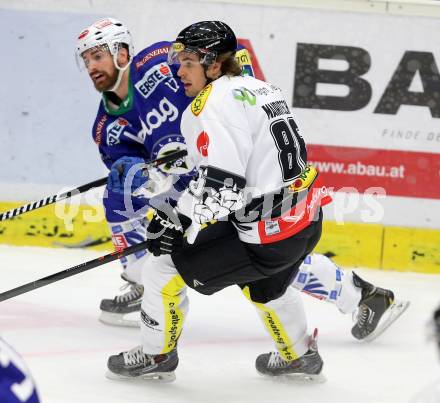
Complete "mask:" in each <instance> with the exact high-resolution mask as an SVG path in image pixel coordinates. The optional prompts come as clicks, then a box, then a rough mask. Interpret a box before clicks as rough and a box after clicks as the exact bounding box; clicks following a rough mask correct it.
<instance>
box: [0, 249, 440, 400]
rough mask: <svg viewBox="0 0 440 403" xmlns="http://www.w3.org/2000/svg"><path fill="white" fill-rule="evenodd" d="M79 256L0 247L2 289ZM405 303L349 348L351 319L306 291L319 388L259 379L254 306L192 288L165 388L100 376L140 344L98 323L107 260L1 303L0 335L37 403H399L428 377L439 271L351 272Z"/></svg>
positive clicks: (108, 290) (107, 280)
mask: <svg viewBox="0 0 440 403" xmlns="http://www.w3.org/2000/svg"><path fill="white" fill-rule="evenodd" d="M98 255H99V254H98V253H95V252H91V251H82V250H61V249H58V250H55V249H40V248H18V247H17V248H13V247H7V246H0V292H3V291H6V290H9V289H11V288H13V287H16V286H19V285H22V284H24V283H27V282H30V281H32V280H35V279H38V278H41V277H44V276H47V275H49V274H52V273H55V272H57V271H61V270H63V269H65V268H68V267H70V266H73V265H75V264H78V263H80V262H83V261H85V260H90V259H93V258H95V257H96V256H98ZM359 272H360V273H361V274H362V275H363V277H365V278H366V279H368V280H370V281H373V282H375V283H376V284H377V285H381V286H385V287H391V288H392V289H393V290H394V291H395V293H396V296H398V297H401V298H408V299H410V300H411V303H412V305H411V306H410V308H409V309H408V311H407V312H406V313H405V314H404V315H403V316H402V317H401V318H400V319H399V320H398V321H397V322H396V323H395V324H394V325H393V326H392V327H391V328H390V329H389V330H388V331H387V332H386V333H384V334H383V335H382V336H381V337H380V338H378V339H377V340H375V341H373V342H372V343H370V344H365V343H359V342H357V341H356V340H354V339H353V338H352V336H351V334H350V328H351V325H352V323H351V316H348V315H342V314H340V313H339V312H338V311H337V310H336V308H335V307H334V306H332V305H329V304H326V303H323V302H320V301H317V300H314V299H312V298H311V297H309V296H306V295H305V296H304V301H305V305H306V309H307V313H308V317H309V327H310V328H312V327H315V326H316V327H318V328H319V334H320V335H319V340H318V343H319V349H320V352H321V355H322V357H323V359H324V372H325V375H326V377H327V382H326V383H324V384H314V385H313V384H306V385H297V384H289V383H285V382H277V381H273V380H270V379H266V378H262V377H260V376H259V375H257V373H256V372H255V369H254V361H255V358H256V356H257V355H258V354H260V353H262V352H267V351H269V350H271V349H272V345H271V342H270V340H269V339H268V337H267V336H266V334H265V332H264V330H263V327H262V324H261V323H260V322H259V319H258V317H257V315H256V312H255V311H254V309H253V307H252V306H250V304H249V303H248V302H247V301H246V300H245V298H244V297H243V296H242V295H241V293H240V291H239V290H238V289H236V288H229V289H227V290H224V291H223V292H221V293H218V294H216V295H214V296H212V297H206V296H202V295H198V294H196V293H194V292H190V300H191V304H190V312H189V317H188V319H187V322H186V327H185V329H184V333H183V335H182V337H181V341H180V344H179V356H180V364H179V367H178V368H177V371H176V376H177V380H176V381H175V382H174V383H170V384H164V383H153V382H148V381H143V382H139V381H136V382H124V381H110V380H108V379H106V378H105V377H104V374H105V371H106V361H107V358H108V356H109V355H111V354H115V353H119V352H121V351H123V350H127V349H131V348H132V347H134V346H135V345H137V344H139V340H140V338H139V331H138V330H137V329H129V328H115V327H111V326H106V325H103V324H101V323H100V322H98V320H97V318H98V315H99V311H98V307H99V302H100V300H101V299H102V298H104V297H106V298H109V297H113V296H114V295H115V294H116V293H117V291H118V287H119V286H120V285H121V281H120V279H119V264H118V263H113V264H109V265H105V266H102V267H100V268H95V269H93V270H91V271H89V272H86V273H83V274H80V275H77V276H74V277H71V278H69V279H65V280H62V281H59V282H57V283H54V284H51V285H49V286H46V287H43V288H40V289H38V290H34V291H32V292H29V293H27V294H24V295H22V296H19V297H16V298H14V299H10V300H8V301H4V302H1V303H0V334H2V336H3V337H5V338H6V339H7V340H8V341H9V342H10V343H11V344H12V345H13V346H14V347H15V348H16V350H17V351H19V352H20V353H21V354H22V355H23V356H24V358H25V360H26V361H27V363H28V365H29V367H30V368H31V370H32V372H33V374H34V377H35V379H36V383H37V385H38V388H39V392H40V395H41V398H42V401H43V402H44V403H67V402H69V403H78V402H82V403H104V402H105V403H122V402H133V403H137V402H154V403H161V402H188V403H189V402H194V403H206V402H208V403H217V402H221V403H225V402H234V403H238V402H240V403H241V402H255V403H258V402H261V403H267V402H275V401H276V402H283V403H284V402H294V403H303V402H304V403H306V402H307V403H311V402H325V403H336V402H337V403H349V402H350V403H351V402H357V403H389V402H393V403H403V402H408V401H409V400H410V398H411V396H413V395H414V394H415V393H416V392H418V391H419V390H420V389H422V388H423V387H424V386H425V385H427V384H429V383H432V382H433V381H434V380H435V379H437V378H438V372H439V367H440V363H439V362H438V357H437V353H436V350H435V347H434V344H433V343H432V342H428V341H427V340H426V323H427V321H428V320H429V318H430V315H431V313H432V311H433V309H434V307H435V306H436V305H437V304H438V303H439V302H440V276H436V275H423V274H414V273H397V272H382V271H376V270H359Z"/></svg>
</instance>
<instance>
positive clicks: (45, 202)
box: [0, 150, 187, 221]
mask: <svg viewBox="0 0 440 403" xmlns="http://www.w3.org/2000/svg"><path fill="white" fill-rule="evenodd" d="M186 155H187V151H186V150H178V151H176V152H173V153H170V154H168V155H166V156H164V157H161V158H157V159H155V160H152V161H149V162H147V163H146V164H145V168H150V167H154V166H159V165H162V164H166V163H168V162H173V161H176V160H178V159H179V158H182V157H185V156H186ZM106 183H107V177H105V178H101V179H97V180H95V181H93V182H89V183H86V184H85V185H81V186H78V187H77V188H75V189H72V190H69V191H67V192H64V193H60V194H56V195H53V196H49V197H45V198H44V199H41V200H38V201H36V202H32V203H29V204H25V205H24V206H21V207H17V208H15V209H12V210H8V211H5V212H4V213H1V214H0V221H5V220H9V219H11V218H14V217H17V216H19V215H21V214H24V213H28V212H29V211H33V210H37V209H39V208H41V207H46V206H49V205H50V204H53V203H56V202H58V201H60V200H64V199H68V198H70V197H72V196H75V195H78V194H80V193H84V192H87V191H88V190H90V189H93V188H96V187H99V186H102V185H105V184H106Z"/></svg>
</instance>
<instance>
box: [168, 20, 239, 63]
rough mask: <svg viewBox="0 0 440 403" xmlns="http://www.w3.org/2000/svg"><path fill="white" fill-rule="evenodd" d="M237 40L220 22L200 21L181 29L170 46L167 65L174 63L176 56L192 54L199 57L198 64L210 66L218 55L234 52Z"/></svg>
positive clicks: (226, 26) (225, 25) (227, 27)
mask: <svg viewBox="0 0 440 403" xmlns="http://www.w3.org/2000/svg"><path fill="white" fill-rule="evenodd" d="M236 49H237V38H236V37H235V34H234V31H232V29H231V28H230V27H229V26H228V25H227V24H225V23H224V22H222V21H200V22H196V23H194V24H191V25H190V26H189V27H186V28H185V29H183V30H182V31H181V32H180V33H179V35H178V36H177V38H176V41H175V42H174V43H173V45H172V46H171V49H170V52H169V53H168V63H169V64H173V63H176V61H177V60H176V59H177V55H178V54H179V53H180V52H182V51H185V52H193V53H197V54H199V56H200V63H202V64H204V65H210V64H212V63H214V62H215V60H216V58H217V56H218V55H220V54H222V53H227V52H235V51H236Z"/></svg>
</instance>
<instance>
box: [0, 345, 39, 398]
mask: <svg viewBox="0 0 440 403" xmlns="http://www.w3.org/2000/svg"><path fill="white" fill-rule="evenodd" d="M0 402H1V403H39V399H38V393H37V389H36V387H35V383H34V380H33V378H32V376H31V374H30V371H29V369H28V367H27V366H26V364H25V362H24V361H23V358H21V357H20V355H19V354H18V353H17V352H16V351H15V350H14V349H13V348H12V347H11V346H10V345H9V344H7V343H6V342H5V341H4V340H3V339H2V338H1V337H0Z"/></svg>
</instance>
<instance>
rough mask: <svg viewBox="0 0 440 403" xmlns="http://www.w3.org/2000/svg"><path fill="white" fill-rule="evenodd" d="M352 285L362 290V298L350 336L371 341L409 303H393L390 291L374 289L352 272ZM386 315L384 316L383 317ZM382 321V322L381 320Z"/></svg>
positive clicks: (392, 295) (392, 294)
mask: <svg viewBox="0 0 440 403" xmlns="http://www.w3.org/2000/svg"><path fill="white" fill-rule="evenodd" d="M353 283H354V285H355V286H356V287H359V288H361V289H362V298H361V300H360V302H359V308H358V312H357V317H356V324H355V325H354V326H353V328H352V329H351V334H352V335H353V336H354V337H355V338H356V339H358V340H365V341H371V340H373V339H375V338H376V337H377V336H379V335H380V334H382V333H383V332H384V331H385V330H386V329H387V328H388V327H389V326H390V325H391V324H392V323H393V322H394V321H395V320H396V319H397V318H398V317H399V316H400V315H401V314H402V313H403V312H404V311H405V310H406V308H408V306H409V301H401V302H400V301H399V302H398V303H396V302H395V301H394V293H393V292H392V291H391V290H386V289H384V288H379V287H375V286H374V285H373V284H370V283H368V282H367V281H365V280H362V279H361V278H360V277H359V276H358V275H357V274H356V273H354V272H353ZM385 313H387V314H386V315H384V314H385ZM381 319H382V320H381Z"/></svg>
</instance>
